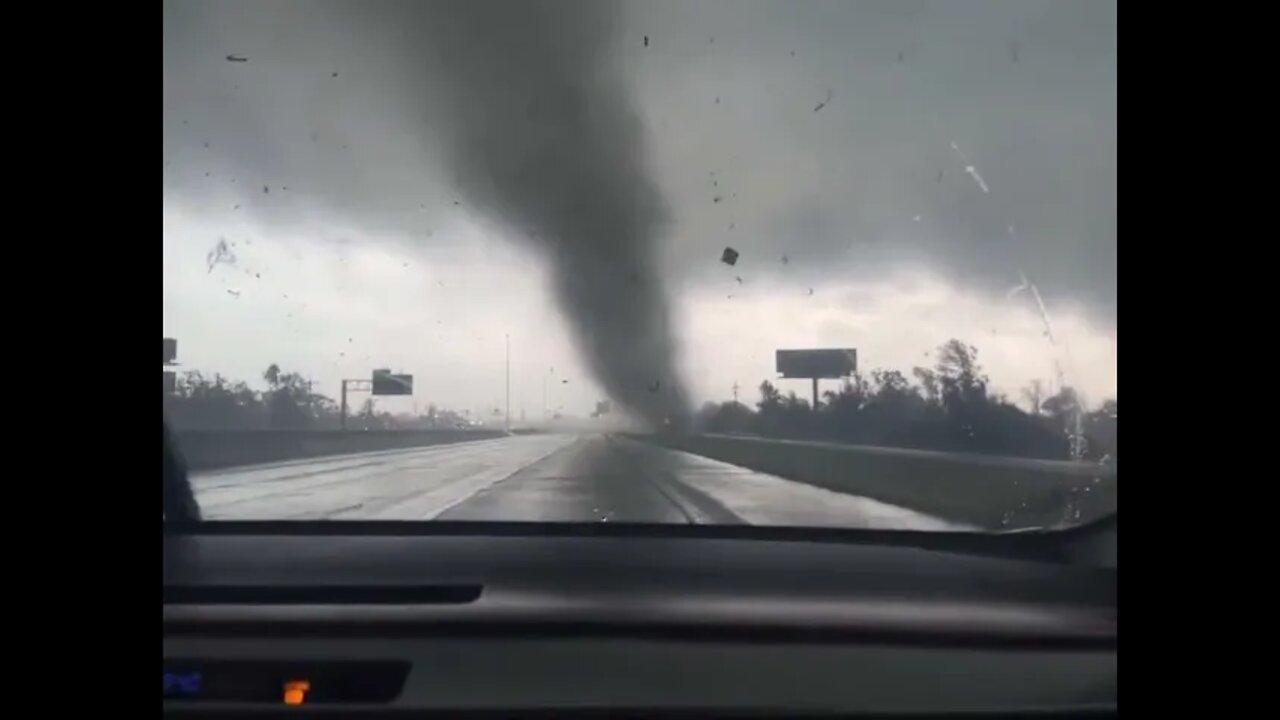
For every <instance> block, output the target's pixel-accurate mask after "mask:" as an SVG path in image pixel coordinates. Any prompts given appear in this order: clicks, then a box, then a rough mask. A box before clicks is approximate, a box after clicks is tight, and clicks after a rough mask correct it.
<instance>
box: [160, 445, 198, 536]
mask: <svg viewBox="0 0 1280 720" xmlns="http://www.w3.org/2000/svg"><path fill="white" fill-rule="evenodd" d="M164 521H165V522H166V523H175V524H186V523H197V522H200V504H199V503H197V502H196V496H195V493H194V492H193V491H192V490H191V481H190V479H189V478H188V477H187V465H186V463H185V462H183V460H182V455H181V454H179V453H178V448H177V446H176V445H175V444H174V440H173V435H172V434H171V433H170V432H169V423H167V422H166V423H164Z"/></svg>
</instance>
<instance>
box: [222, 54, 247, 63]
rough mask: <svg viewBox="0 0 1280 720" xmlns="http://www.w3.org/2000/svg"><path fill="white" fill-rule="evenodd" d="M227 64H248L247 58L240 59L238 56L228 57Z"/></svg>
mask: <svg viewBox="0 0 1280 720" xmlns="http://www.w3.org/2000/svg"><path fill="white" fill-rule="evenodd" d="M227 62H249V58H247V57H240V56H239V55H228V56H227Z"/></svg>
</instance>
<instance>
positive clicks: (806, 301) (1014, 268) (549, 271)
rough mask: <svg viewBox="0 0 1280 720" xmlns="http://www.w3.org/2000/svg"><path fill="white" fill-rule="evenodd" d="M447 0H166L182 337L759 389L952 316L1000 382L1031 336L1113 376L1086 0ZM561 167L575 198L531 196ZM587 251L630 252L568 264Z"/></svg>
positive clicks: (454, 372)
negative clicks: (814, 355)
mask: <svg viewBox="0 0 1280 720" xmlns="http://www.w3.org/2000/svg"><path fill="white" fill-rule="evenodd" d="M467 5H469V6H471V7H480V8H482V9H483V10H484V11H480V10H465V11H464V10H461V9H459V8H460V7H462V6H457V5H453V4H450V3H428V4H423V3H416V2H379V1H377V0H373V1H370V2H363V3H354V2H353V3H338V2H324V1H321V0H314V1H312V2H282V1H279V0H277V1H274V2H268V3H253V2H247V1H245V2H240V1H223V2H216V3H215V2H212V1H211V0H182V1H181V2H166V3H165V23H164V32H165V42H164V53H165V56H164V60H165V71H164V93H165V97H164V163H165V167H164V272H165V279H164V333H165V335H167V336H174V337H177V338H178V339H179V359H180V361H181V362H182V363H183V364H184V366H187V367H189V368H198V369H201V370H207V371H217V372H221V373H223V374H224V375H227V376H230V377H234V378H238V379H246V380H257V379H258V378H259V376H260V375H261V372H262V370H263V369H264V368H265V367H266V366H267V365H268V364H270V363H272V362H276V363H279V364H280V365H282V366H283V367H285V368H287V369H291V370H297V371H300V372H303V373H305V374H308V375H311V376H313V377H314V378H315V380H316V381H317V383H318V385H319V387H320V389H321V390H322V391H324V392H327V393H329V394H331V395H334V394H336V392H337V383H338V381H339V380H340V379H341V378H344V377H366V376H367V375H368V373H369V370H370V369H371V368H372V367H391V368H393V369H396V370H401V371H405V372H412V373H414V374H415V375H416V377H417V384H416V399H417V401H418V403H420V404H422V405H425V404H426V403H428V402H434V403H437V404H441V405H446V406H452V407H458V408H468V409H472V410H479V409H480V408H483V407H490V408H492V407H494V406H496V405H500V404H501V402H502V396H503V371H504V361H503V351H504V347H503V345H504V335H507V334H509V335H510V337H511V348H512V353H511V368H512V387H513V390H512V396H513V397H512V407H513V414H514V415H516V416H517V417H518V415H519V413H520V411H521V409H524V410H525V411H526V412H527V413H528V414H529V415H530V416H536V415H537V414H540V413H541V411H542V406H543V405H542V403H543V387H544V379H546V380H549V382H546V383H545V384H546V386H547V388H548V392H547V395H548V402H549V403H550V405H551V406H552V407H558V406H560V405H565V406H566V409H567V410H569V411H572V412H577V413H583V412H587V411H589V410H590V408H591V406H592V404H593V403H594V401H595V400H596V399H599V398H600V397H601V396H603V395H604V394H605V392H604V390H603V388H604V387H620V386H621V385H620V383H621V384H625V383H622V381H620V380H618V378H619V377H625V376H626V375H625V372H622V370H626V371H628V372H630V371H631V370H633V368H632V367H630V366H628V367H625V368H621V369H619V368H618V365H619V364H627V363H631V364H635V365H642V366H646V367H647V366H649V365H661V364H662V363H663V362H664V358H665V357H667V356H671V358H670V359H671V364H672V367H673V368H674V370H672V371H671V372H673V373H674V374H676V375H678V376H679V377H678V378H676V379H672V382H673V383H675V382H679V381H681V380H682V381H683V383H684V384H685V385H686V386H687V394H688V396H689V400H691V401H693V402H701V401H703V400H709V399H716V400H721V399H728V398H729V397H730V394H731V392H732V390H731V388H732V386H733V384H734V383H735V382H737V383H738V384H739V385H740V386H741V387H742V392H743V396H744V399H754V398H755V390H754V388H755V386H756V385H758V384H759V382H760V381H761V380H762V379H765V378H769V377H773V375H774V373H773V350H774V349H776V348H779V347H825V346H834V347H856V348H858V351H859V364H860V366H861V367H862V369H864V370H870V369H871V368H873V367H889V368H894V369H900V370H902V371H904V372H907V371H909V370H910V369H911V367H912V366H913V365H928V364H931V362H932V359H931V354H932V353H931V351H932V350H933V348H934V347H936V346H937V345H938V344H940V343H942V342H944V341H946V340H947V339H949V338H952V337H957V338H960V339H962V340H965V341H967V342H969V343H971V344H973V345H975V346H977V347H978V349H979V359H980V361H981V362H982V364H983V365H984V366H985V367H986V369H987V371H988V374H989V375H990V376H991V378H992V380H993V382H994V383H995V385H996V386H997V388H998V389H999V390H1002V391H1004V392H1007V393H1008V394H1009V395H1010V396H1011V397H1013V398H1016V397H1017V396H1018V391H1019V389H1020V388H1021V387H1023V386H1025V385H1026V384H1027V383H1028V382H1029V381H1030V380H1032V379H1036V378H1038V379H1042V380H1044V381H1046V382H1052V381H1053V380H1054V377H1053V376H1054V369H1053V368H1054V362H1055V360H1057V361H1058V362H1059V363H1060V364H1061V365H1062V366H1063V367H1064V370H1065V372H1066V373H1067V374H1068V378H1067V381H1068V382H1069V383H1072V384H1075V385H1077V386H1079V387H1080V388H1082V389H1083V391H1084V392H1085V394H1086V399H1087V400H1088V401H1089V402H1090V404H1097V402H1099V401H1100V400H1101V399H1102V398H1103V397H1114V396H1115V393H1116V184H1115V181H1116V9H1115V3H1114V2H1103V1H1098V0H1051V1H1047V2H1042V1H1037V0H1010V1H1007V2H986V1H978V0H964V1H955V2H913V1H910V0H902V1H898V2H875V3H873V2H853V1H842V2H798V1H794V0H793V1H791V2H752V1H749V0H732V1H730V0H723V1H718V0H717V1H712V0H704V1H701V2H675V1H672V2H634V3H620V4H619V3H609V4H607V5H606V4H603V3H597V4H595V5H593V6H592V9H587V8H586V6H576V5H575V4H574V3H558V4H555V5H554V10H548V9H546V8H543V7H541V6H529V7H530V8H531V9H528V10H524V11H521V12H520V15H521V17H515V18H512V17H508V15H509V14H508V13H504V12H503V11H502V8H503V7H505V5H504V4H501V3H500V4H498V5H497V6H496V8H497V9H496V10H494V9H493V8H487V7H486V6H485V4H484V3H469V4H467ZM571 13H578V14H577V15H573V16H572V17H570V16H569V15H570V14H571ZM646 38H647V45H646ZM228 56H232V57H234V58H236V59H237V60H238V59H240V58H243V59H244V62H239V61H237V60H228ZM562 84H563V85H564V86H565V88H567V89H565V90H563V92H562V91H561V85H562ZM562 105H571V106H573V108H574V109H573V112H572V114H571V115H562V113H566V112H568V111H565V110H564V109H563V107H562ZM561 117H570V118H571V120H572V123H576V124H575V125H573V126H572V127H573V132H571V133H566V132H564V131H563V130H561V131H559V132H552V133H550V134H545V133H547V132H548V131H547V130H546V126H547V124H548V123H554V122H555V121H557V120H558V119H560V118H561ZM538 133H544V135H539V134H538ZM580 138H581V140H580V142H579V139H580ZM535 140H536V142H535ZM534 146H536V148H535V149H536V150H537V152H536V154H535V153H533V152H532V151H531V150H530V148H531V147H534ZM477 157H480V158H482V162H481V163H480V166H481V167H482V168H483V172H481V173H479V175H480V176H483V177H480V178H479V179H477V178H478V174H477V171H476V167H477V164H476V163H477V160H476V158H477ZM510 158H516V159H515V160H511V159H510ZM533 158H536V160H537V162H536V163H535V162H533ZM513 178H518V186H513V183H517V180H516V179H513ZM566 195H568V196H575V197H577V196H581V197H585V198H586V199H587V200H586V201H584V202H586V204H587V205H588V206H589V207H590V208H592V209H594V210H590V209H589V210H586V211H583V212H586V213H587V214H588V215H590V214H591V213H592V212H596V213H598V215H599V217H596V216H594V215H590V217H591V222H589V223H577V222H575V219H574V218H568V219H567V220H566V219H565V218H564V217H563V216H562V214H557V213H556V212H546V213H544V212H542V211H541V209H542V207H543V206H542V205H539V203H542V202H543V201H546V200H547V199H548V198H551V199H553V200H559V199H562V198H564V197H565V196H566ZM557 207H563V204H562V205H557ZM599 208H604V209H603V210H599ZM619 218H625V222H623V223H622V224H623V225H625V227H627V228H628V229H630V228H631V227H633V226H640V227H642V229H641V230H637V231H636V232H635V233H634V235H635V237H632V233H631V232H630V230H628V231H627V232H624V233H622V234H623V235H625V236H627V238H628V239H627V240H626V242H625V243H623V244H622V245H620V246H618V247H613V246H607V242H605V241H602V242H605V245H606V246H607V247H605V248H604V249H603V250H602V249H600V248H599V247H597V246H594V245H593V246H590V247H585V248H584V247H583V245H582V244H581V242H584V241H574V242H577V243H578V244H574V242H568V241H566V242H565V244H563V245H557V244H556V243H557V242H560V240H558V239H557V240H549V239H546V238H547V237H550V236H556V235H557V231H559V230H564V229H565V228H569V227H570V226H572V227H571V230H572V231H573V232H577V231H579V230H581V228H582V226H584V225H586V226H589V227H591V228H597V227H608V228H617V227H620V226H619V224H618V223H619V222H620V221H619ZM637 218H641V219H640V220H637ZM609 223H613V224H612V225H610V224H609ZM539 228H541V229H542V234H543V236H542V237H537V234H538V229H539ZM566 232H569V231H568V230H566ZM561 234H563V233H561ZM570 234H571V233H570ZM598 234H599V235H608V236H609V237H614V236H615V235H617V234H618V233H615V232H613V231H612V230H610V231H609V232H604V233H598ZM588 236H589V237H591V238H594V237H595V236H594V235H590V234H589V233H588ZM220 239H222V240H225V251H224V252H222V253H221V255H219V253H218V251H217V249H216V248H217V245H218V242H219V240H220ZM593 242H594V240H593ZM726 246H732V247H734V248H735V249H736V250H738V251H739V252H740V259H739V260H738V262H737V264H736V265H735V266H733V267H730V266H728V265H726V264H723V263H721V262H720V254H721V251H722V250H723V249H724V248H725V247H726ZM563 253H572V254H583V253H585V255H586V259H585V260H582V259H581V258H580V261H579V262H576V263H574V262H566V259H565V258H564V257H563ZM609 258H618V262H619V263H620V264H625V265H626V268H624V269H625V272H620V275H619V277H623V278H629V277H632V275H633V274H634V273H635V272H636V271H634V270H632V268H640V270H639V272H640V274H641V275H642V276H643V277H644V279H643V280H641V281H640V282H639V283H638V285H637V284H629V283H628V282H626V281H625V280H622V281H619V280H618V279H617V278H613V277H612V276H610V275H609V273H608V272H607V271H602V272H601V274H600V275H599V276H598V277H601V278H606V276H607V279H603V280H599V281H588V282H585V284H584V283H583V282H582V281H581V276H582V275H583V274H584V268H592V269H594V268H601V267H602V263H607V261H608V259H609ZM211 259H212V260H217V262H213V263H211ZM606 270H607V268H606ZM589 274H590V275H591V277H597V275H596V274H595V273H589ZM650 275H652V278H650V277H649V276H650ZM567 276H569V277H567ZM1024 276H1025V277H1026V278H1027V279H1028V280H1029V282H1030V284H1033V285H1034V286H1035V287H1036V288H1037V289H1038V290H1039V292H1040V293H1041V294H1042V296H1043V299H1044V302H1045V304H1046V307H1047V310H1048V315H1049V316H1050V320H1051V323H1052V328H1053V331H1054V340H1055V341H1056V342H1053V343H1051V342H1050V340H1049V338H1047V337H1046V336H1045V324H1044V319H1043V317H1042V316H1041V313H1040V312H1039V310H1038V306H1037V304H1036V302H1035V300H1034V294H1033V293H1032V292H1031V291H1030V290H1029V289H1023V290H1017V288H1019V287H1021V286H1022V285H1023V281H1022V278H1023V277H1024ZM575 278H576V279H575ZM628 293H630V294H628ZM584 297H590V298H591V300H590V301H589V302H583V300H582V299H583V298H584ZM570 298H571V299H572V301H570V300H569V299H570ZM615 303H616V304H617V305H616V307H621V308H623V310H622V311H620V312H616V313H614V312H609V313H601V312H599V311H598V308H599V307H609V308H610V309H612V308H614V307H615ZM587 306H596V307H587ZM655 315H660V316H661V318H659V319H657V320H653V322H650V320H652V319H653V317H652V316H655ZM638 318H639V319H638ZM601 328H608V329H607V331H606V330H601ZM602 335H603V336H607V338H608V340H607V341H604V342H601V341H599V337H601V336H602ZM668 336H669V339H670V340H671V347H670V348H667V346H666V345H664V344H663V342H664V338H667V337H668ZM640 337H644V338H648V340H647V341H645V342H643V343H641V342H640V341H639V340H632V338H640ZM588 338H590V340H589V341H588V340H587V339H588ZM628 343H630V344H628ZM641 344H643V345H644V347H645V348H649V349H641V348H639V347H637V346H638V345H641ZM620 348H621V349H622V350H623V351H624V352H620V351H619V349H620ZM628 348H633V349H634V351H633V352H625V351H626V350H627V349H628ZM653 348H665V349H663V350H661V352H660V353H659V352H658V351H656V350H653ZM655 353H657V354H660V355H662V356H663V357H662V358H659V357H655V356H654V354H655ZM552 368H554V371H552V370H551V369H552ZM613 370H618V372H613ZM602 372H603V373H604V377H606V378H608V380H607V381H603V380H601V377H602ZM664 372H665V371H664ZM566 380H567V381H568V382H567V383H566V382H565V381H566ZM783 386H784V389H795V390H797V392H799V393H801V394H804V393H805V392H807V387H805V386H804V383H795V387H794V388H791V387H790V386H791V384H790V383H784V384H783ZM623 392H625V390H624V391H623ZM382 403H383V406H384V407H385V408H386V409H389V410H402V409H403V410H408V409H412V405H411V401H409V400H406V399H387V400H384V401H382ZM401 406H403V407H401Z"/></svg>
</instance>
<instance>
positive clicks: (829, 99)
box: [813, 88, 831, 112]
mask: <svg viewBox="0 0 1280 720" xmlns="http://www.w3.org/2000/svg"><path fill="white" fill-rule="evenodd" d="M829 102H831V88H827V98H826V99H825V100H823V101H822V102H820V103H818V104H817V105H815V106H814V108H813V111H814V112H818V111H819V110H821V109H822V108H824V107H826V106H827V103H829Z"/></svg>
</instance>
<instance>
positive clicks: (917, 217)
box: [911, 215, 920, 222]
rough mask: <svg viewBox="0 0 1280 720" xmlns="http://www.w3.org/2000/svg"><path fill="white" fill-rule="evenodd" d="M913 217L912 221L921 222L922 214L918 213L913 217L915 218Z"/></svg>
mask: <svg viewBox="0 0 1280 720" xmlns="http://www.w3.org/2000/svg"><path fill="white" fill-rule="evenodd" d="M911 219H912V221H914V222H920V216H919V215H916V216H915V217H913V218H911Z"/></svg>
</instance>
